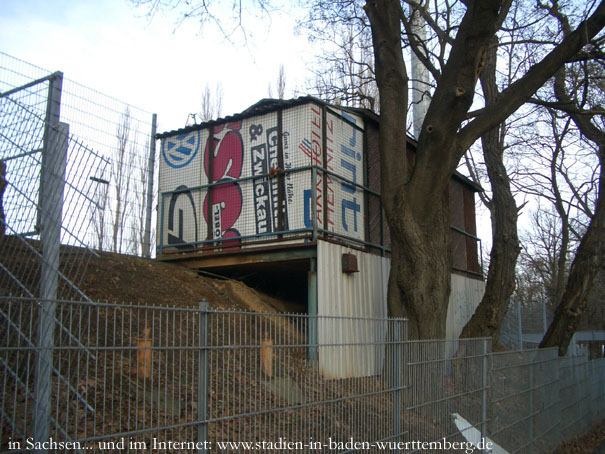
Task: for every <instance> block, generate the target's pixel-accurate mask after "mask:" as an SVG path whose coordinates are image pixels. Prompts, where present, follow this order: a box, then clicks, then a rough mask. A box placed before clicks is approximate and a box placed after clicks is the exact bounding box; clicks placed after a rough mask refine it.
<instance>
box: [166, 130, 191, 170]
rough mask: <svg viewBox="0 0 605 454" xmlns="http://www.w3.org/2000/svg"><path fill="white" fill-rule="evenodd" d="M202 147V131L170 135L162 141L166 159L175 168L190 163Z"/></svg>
mask: <svg viewBox="0 0 605 454" xmlns="http://www.w3.org/2000/svg"><path fill="white" fill-rule="evenodd" d="M199 148H200V131H193V132H189V133H186V134H179V135H178V136H176V137H168V138H167V139H166V140H164V142H163V143H162V156H164V161H166V164H168V165H169V166H170V167H172V168H174V169H180V168H182V167H185V166H186V165H187V164H189V163H190V162H191V161H192V160H193V158H195V155H196V154H197V152H198V150H199Z"/></svg>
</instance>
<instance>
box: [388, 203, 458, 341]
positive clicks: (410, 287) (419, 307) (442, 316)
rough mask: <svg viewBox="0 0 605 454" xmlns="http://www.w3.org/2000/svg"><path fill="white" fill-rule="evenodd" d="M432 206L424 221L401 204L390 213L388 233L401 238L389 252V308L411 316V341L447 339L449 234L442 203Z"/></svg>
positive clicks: (446, 210) (391, 311) (446, 215)
mask: <svg viewBox="0 0 605 454" xmlns="http://www.w3.org/2000/svg"><path fill="white" fill-rule="evenodd" d="M404 198H405V195H404ZM432 206H433V212H432V216H431V217H430V218H428V219H426V220H420V221H419V219H418V218H417V217H416V216H413V215H412V213H411V210H410V209H409V208H406V207H405V205H404V206H402V207H401V208H400V209H398V210H395V212H394V213H391V216H390V217H389V225H390V226H391V233H393V229H394V228H395V232H396V235H397V238H399V240H400V241H397V242H393V246H392V250H391V277H390V286H391V287H390V289H389V290H390V291H389V309H390V313H391V314H393V315H399V316H405V317H407V318H408V319H409V328H408V329H409V331H408V332H409V337H410V338H412V339H443V338H445V326H446V317H447V307H448V300H449V294H450V274H451V264H452V260H451V254H450V242H451V236H450V227H449V216H448V207H447V204H446V201H445V200H444V198H443V199H442V200H437V201H435V203H434V204H432ZM402 303H403V304H402Z"/></svg>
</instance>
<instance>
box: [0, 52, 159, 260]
mask: <svg viewBox="0 0 605 454" xmlns="http://www.w3.org/2000/svg"><path fill="white" fill-rule="evenodd" d="M51 74H52V72H51V71H47V70H45V69H42V68H39V67H37V66H35V65H32V64H30V63H27V62H24V61H22V60H19V59H17V58H15V57H12V56H10V55H7V54H5V53H2V52H0V94H6V93H7V92H9V91H12V90H14V89H16V88H19V87H21V88H22V89H21V90H20V91H19V101H20V103H21V104H23V105H25V106H27V111H28V112H29V113H30V114H29V115H31V116H34V117H36V118H39V119H42V121H47V122H48V121H49V118H48V117H47V113H48V90H47V87H46V86H45V84H44V83H35V82H37V81H40V80H43V79H48V78H49V77H50V76H51ZM55 102H56V103H57V105H55V106H54V112H55V115H56V120H57V121H61V122H63V123H67V124H68V125H69V134H70V136H71V137H72V138H73V139H74V140H75V141H77V142H78V143H79V144H81V146H82V147H85V148H86V149H87V150H89V151H90V152H91V153H93V154H95V155H97V156H99V157H101V158H103V159H104V160H105V161H106V162H107V165H106V166H105V168H104V169H103V171H100V172H97V173H96V174H95V175H94V177H93V178H92V179H89V180H87V183H86V189H87V190H88V191H91V193H92V197H93V199H94V202H95V203H94V204H92V205H91V206H90V208H89V211H88V212H87V213H85V214H83V215H82V216H83V217H85V218H86V219H89V221H90V222H88V223H87V224H88V225H87V226H86V230H85V231H84V232H82V234H83V235H84V237H83V238H79V239H78V241H73V239H72V240H67V239H64V238H62V240H63V241H68V244H76V243H78V242H83V243H85V244H87V245H90V246H91V247H93V248H95V249H100V250H107V251H114V252H121V253H127V254H135V255H143V256H148V255H150V254H151V253H152V251H153V250H154V247H155V223H156V205H157V201H156V200H155V198H154V197H155V194H156V192H157V185H156V184H157V172H156V171H155V167H156V164H155V140H153V139H152V137H153V136H154V135H155V131H156V116H155V115H154V114H151V113H148V112H145V111H144V110H141V109H138V108H136V107H134V106H132V105H129V104H127V103H125V102H123V101H120V100H118V99H115V98H112V97H110V96H107V95H105V94H102V93H100V92H98V91H96V90H94V89H91V88H88V87H86V86H84V85H81V84H79V83H77V82H74V81H73V80H70V79H69V78H63V81H62V88H61V94H60V96H59V98H58V99H57V100H56V101H55ZM26 120H27V119H24V118H23V116H19V115H16V116H15V115H13V116H12V117H11V118H10V120H9V122H10V123H9V125H10V127H11V129H14V130H15V131H18V132H19V134H20V135H24V134H25V133H26V132H27V128H29V127H30V125H29V124H28V123H27V121H26ZM24 137H27V136H24ZM29 140H31V141H32V142H34V141H35V140H38V141H39V142H40V141H41V140H42V137H41V136H38V135H36V134H34V135H33V136H31V137H30V139H29ZM32 145H33V143H32ZM38 148H41V146H40V147H38ZM79 157H80V155H74V154H71V155H70V156H69V158H68V163H70V164H72V165H74V166H78V165H81V164H82V163H81V162H80V160H79V159H80V158H79ZM23 165H29V166H30V167H29V168H30V169H33V168H34V167H35V166H32V165H31V163H24V164H23ZM14 171H20V172H22V173H23V172H24V170H23V169H15V168H10V167H9V168H7V173H8V174H10V173H14ZM26 174H27V175H29V174H31V172H29V173H26ZM25 215H26V213H24V214H23V216H25ZM23 222H29V223H34V222H35V220H34V219H33V218H31V216H30V217H29V218H27V220H26V219H24V220H23Z"/></svg>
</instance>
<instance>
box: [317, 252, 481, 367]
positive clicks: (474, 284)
mask: <svg viewBox="0 0 605 454" xmlns="http://www.w3.org/2000/svg"><path fill="white" fill-rule="evenodd" d="M345 253H351V254H353V255H355V256H356V257H357V263H358V265H359V272H358V273H352V274H346V273H343V272H342V255H343V254H345ZM389 270H390V260H389V259H388V258H384V257H380V256H377V255H372V254H368V253H364V252H361V251H358V250H355V249H351V248H348V247H346V246H341V245H338V244H333V243H328V242H325V241H318V245H317V306H318V307H317V310H318V314H319V315H322V316H334V317H377V318H382V317H386V316H387V288H388V280H389ZM451 285H452V291H451V294H450V303H449V307H448V314H447V326H446V338H447V339H457V338H458V336H459V335H460V332H461V331H462V328H463V327H464V325H465V324H466V322H467V321H468V320H469V319H470V318H471V316H472V315H473V313H474V311H475V309H476V307H477V305H478V304H479V302H480V301H481V298H482V297H483V293H484V291H485V282H484V281H481V280H477V279H471V278H468V277H464V276H460V275H457V274H452V276H451ZM378 326H380V325H378V324H374V325H372V328H371V327H370V326H369V325H367V324H366V325H362V324H361V323H358V322H357V321H356V320H354V319H351V320H349V321H347V322H345V323H343V321H342V320H339V322H338V323H331V322H330V321H329V319H328V320H325V319H324V320H322V321H321V322H320V323H319V326H318V340H319V343H320V344H328V345H329V344H332V343H339V344H340V343H343V344H356V343H368V342H370V343H374V342H384V340H385V338H386V336H387V327H386V324H385V326H384V329H376V328H377V327H378ZM332 351H334V350H332ZM338 352H339V353H338V355H333V354H330V353H329V352H327V351H324V352H322V351H321V350H320V351H319V367H320V370H321V371H322V374H323V375H324V376H325V377H330V378H345V377H363V376H370V375H375V374H378V373H380V371H381V369H382V365H383V362H384V354H385V352H384V350H382V349H378V348H374V347H367V346H364V347H362V346H351V347H346V348H345V349H339V350H338Z"/></svg>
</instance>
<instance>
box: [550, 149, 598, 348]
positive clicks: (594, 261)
mask: <svg viewBox="0 0 605 454" xmlns="http://www.w3.org/2000/svg"><path fill="white" fill-rule="evenodd" d="M599 153H600V156H601V159H600V161H601V170H600V181H599V198H598V199H597V206H596V209H595V211H594V215H593V217H592V220H591V221H590V224H589V225H588V229H587V230H586V234H585V235H584V237H583V238H582V240H581V242H580V246H579V247H578V250H577V252H576V256H575V258H574V260H573V262H572V264H571V270H570V271H569V278H568V280H567V286H566V287H565V292H564V293H563V296H562V297H561V301H560V302H559V305H558V306H557V309H556V311H555V315H554V318H553V321H552V323H551V324H550V326H549V327H548V331H547V332H546V334H545V335H544V339H542V342H541V343H540V348H546V347H558V348H559V355H561V356H563V355H565V354H566V353H567V348H568V347H569V342H570V341H571V338H572V336H573V334H574V332H575V330H576V326H577V324H578V322H579V319H580V316H581V315H582V313H583V312H584V310H585V309H586V305H587V304H588V299H587V298H588V293H589V292H590V289H591V288H592V283H593V281H594V278H595V276H596V275H597V273H598V272H599V270H600V269H601V267H602V263H603V260H604V255H605V198H604V197H602V196H603V194H605V192H604V191H605V178H603V177H604V175H603V173H604V172H603V161H604V158H603V156H605V154H604V153H605V146H601V147H599Z"/></svg>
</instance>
